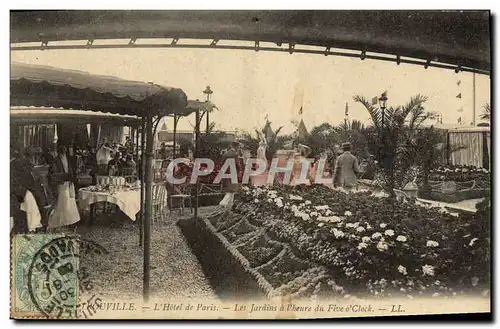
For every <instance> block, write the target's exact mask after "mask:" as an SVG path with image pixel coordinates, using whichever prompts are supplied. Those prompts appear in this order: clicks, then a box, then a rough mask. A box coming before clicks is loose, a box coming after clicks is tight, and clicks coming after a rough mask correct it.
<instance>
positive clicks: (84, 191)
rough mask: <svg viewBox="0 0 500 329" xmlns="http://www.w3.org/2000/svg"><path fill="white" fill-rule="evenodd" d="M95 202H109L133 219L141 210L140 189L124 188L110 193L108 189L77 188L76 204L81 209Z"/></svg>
mask: <svg viewBox="0 0 500 329" xmlns="http://www.w3.org/2000/svg"><path fill="white" fill-rule="evenodd" d="M97 202H109V203H113V204H115V205H117V206H118V207H119V208H120V209H121V211H123V213H124V214H125V215H127V216H128V217H129V218H130V219H131V220H133V221H135V219H136V215H137V213H139V211H140V210H141V189H140V188H139V189H124V190H122V191H116V192H114V193H112V194H111V193H110V192H109V191H103V192H98V191H93V190H92V189H89V188H88V187H84V188H81V189H80V190H78V204H79V206H80V207H81V208H83V209H88V208H90V205H91V204H93V203H97Z"/></svg>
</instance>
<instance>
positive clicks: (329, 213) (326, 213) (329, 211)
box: [325, 209, 333, 216]
mask: <svg viewBox="0 0 500 329" xmlns="http://www.w3.org/2000/svg"><path fill="white" fill-rule="evenodd" d="M331 214H333V212H332V211H331V210H330V209H328V210H327V211H326V212H325V215H326V216H330V215H331Z"/></svg>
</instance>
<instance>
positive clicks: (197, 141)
mask: <svg viewBox="0 0 500 329" xmlns="http://www.w3.org/2000/svg"><path fill="white" fill-rule="evenodd" d="M200 123H201V117H200V110H199V109H198V110H196V126H195V151H194V152H195V153H194V154H195V164H196V159H198V158H199V156H200ZM199 185H200V180H199V178H197V179H196V185H195V190H194V218H198V190H199Z"/></svg>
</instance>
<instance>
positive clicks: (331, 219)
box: [327, 216, 342, 223]
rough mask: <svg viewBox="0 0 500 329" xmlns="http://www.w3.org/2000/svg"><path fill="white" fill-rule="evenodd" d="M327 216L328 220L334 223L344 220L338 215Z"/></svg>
mask: <svg viewBox="0 0 500 329" xmlns="http://www.w3.org/2000/svg"><path fill="white" fill-rule="evenodd" d="M327 218H328V221H330V222H332V223H338V222H340V221H342V219H341V218H340V217H337V216H330V217H327Z"/></svg>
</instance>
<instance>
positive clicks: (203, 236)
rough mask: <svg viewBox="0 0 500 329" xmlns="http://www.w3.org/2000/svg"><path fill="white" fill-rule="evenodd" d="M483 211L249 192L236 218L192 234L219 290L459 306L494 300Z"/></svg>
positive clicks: (331, 194) (296, 190)
mask: <svg viewBox="0 0 500 329" xmlns="http://www.w3.org/2000/svg"><path fill="white" fill-rule="evenodd" d="M481 207H482V208H481V209H482V210H481V211H478V212H477V213H476V214H466V215H458V216H457V215H452V214H449V213H445V212H443V211H440V210H436V209H430V208H426V207H422V206H418V205H416V204H410V203H399V202H397V201H394V200H392V199H388V198H377V197H374V196H371V195H370V194H369V192H359V193H350V194H347V193H344V192H340V191H336V190H331V189H329V188H326V187H324V186H321V185H313V186H308V187H304V186H298V187H290V186H278V187H271V188H265V189H261V188H253V189H250V188H248V187H245V188H244V190H243V191H242V192H241V193H238V194H237V196H236V198H235V204H234V206H233V209H232V211H227V212H225V213H219V214H216V215H215V216H211V217H210V218H208V219H203V218H200V219H198V220H194V219H193V221H194V222H195V223H196V225H195V226H196V227H195V228H194V229H189V230H187V229H186V230H184V231H185V234H188V235H191V236H193V238H191V240H193V239H194V240H196V241H197V243H198V244H201V245H200V246H199V249H201V250H205V251H206V250H210V251H209V252H208V253H206V254H205V256H202V259H204V260H205V261H206V262H205V263H206V266H207V267H208V271H212V272H214V274H213V275H215V276H219V277H221V278H223V279H220V281H224V283H225V284H228V283H227V282H229V281H231V280H235V281H236V282H237V283H236V284H235V285H236V286H238V285H240V286H241V285H242V284H243V283H242V282H247V285H249V286H253V287H257V288H256V289H258V290H260V291H262V292H263V293H264V295H266V296H268V297H274V296H284V295H287V296H291V297H292V298H311V297H313V298H329V299H331V298H336V297H337V298H338V297H339V296H344V297H348V296H349V295H356V296H357V297H361V298H381V297H386V296H392V297H408V298H414V297H419V296H424V295H425V296H440V295H442V296H446V297H451V296H455V295H463V294H476V293H484V292H489V283H490V274H489V273H490V269H489V208H488V207H487V206H485V205H482V206H481ZM483 208H484V209H483ZM207 241H208V242H207ZM214 241H216V242H214ZM228 267H229V268H230V270H227V268H228ZM235 268H238V270H235ZM221 273H225V274H224V275H222V274H221ZM233 289H235V290H238V289H236V288H233ZM240 290H241V289H240Z"/></svg>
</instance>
